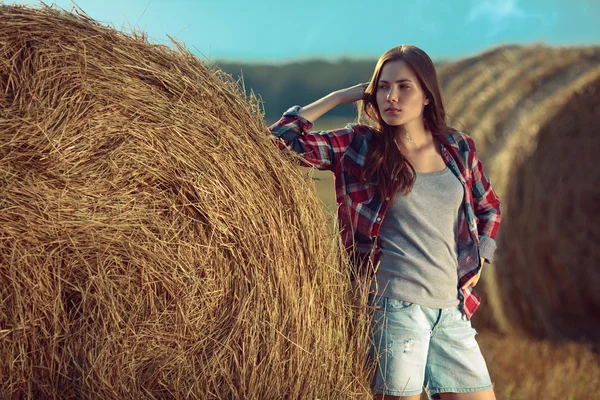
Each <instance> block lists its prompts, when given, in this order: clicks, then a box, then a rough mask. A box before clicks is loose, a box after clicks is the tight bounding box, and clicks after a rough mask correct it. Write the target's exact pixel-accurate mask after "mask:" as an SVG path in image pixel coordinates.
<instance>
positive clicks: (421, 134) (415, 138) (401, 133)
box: [396, 121, 433, 151]
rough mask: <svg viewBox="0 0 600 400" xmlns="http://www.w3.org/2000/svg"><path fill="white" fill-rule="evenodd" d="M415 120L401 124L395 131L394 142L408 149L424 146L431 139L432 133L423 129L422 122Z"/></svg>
mask: <svg viewBox="0 0 600 400" xmlns="http://www.w3.org/2000/svg"><path fill="white" fill-rule="evenodd" d="M415 122H417V123H416V124H405V125H401V126H399V127H398V129H397V131H396V142H397V143H398V145H399V146H400V147H402V148H403V149H406V150H409V151H410V150H418V149H420V148H423V147H426V146H428V145H430V144H431V143H432V141H433V135H432V134H431V132H429V131H428V130H425V127H424V126H423V123H422V122H421V121H415ZM418 122H421V123H420V124H419V123H418Z"/></svg>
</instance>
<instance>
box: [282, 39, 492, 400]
mask: <svg viewBox="0 0 600 400" xmlns="http://www.w3.org/2000/svg"><path fill="white" fill-rule="evenodd" d="M360 100H362V101H363V103H362V110H361V111H362V113H361V114H362V115H363V116H366V117H367V118H368V119H369V120H370V122H371V123H370V124H369V125H359V124H350V125H348V126H347V127H346V128H344V129H337V130H332V131H327V132H311V131H310V130H311V128H312V122H311V121H315V120H316V119H317V118H319V117H320V116H322V115H323V114H325V113H326V112H327V111H329V110H331V109H332V108H334V107H335V106H337V105H339V104H344V103H351V102H355V101H360ZM270 129H271V132H272V133H273V135H275V136H276V137H278V138H280V139H282V140H283V142H284V143H285V144H287V145H288V146H290V147H291V149H292V150H294V151H295V152H297V153H299V154H301V155H302V160H303V161H304V162H305V163H306V164H308V165H312V166H315V167H317V168H319V169H328V170H331V171H333V173H334V177H335V186H336V201H337V206H338V219H339V224H340V228H341V231H342V238H343V242H344V245H345V246H346V249H347V250H348V251H349V253H350V255H351V256H352V259H353V261H354V262H355V264H356V266H357V270H358V271H362V272H364V271H367V270H374V271H375V279H374V280H373V285H372V288H371V293H372V294H373V298H374V299H375V300H374V301H375V309H376V311H375V313H374V316H373V322H372V328H373V347H374V353H375V354H377V368H376V373H375V376H374V380H373V390H374V392H375V394H376V398H383V395H385V399H419V397H420V393H421V391H422V387H423V386H424V387H425V388H426V390H427V392H428V394H429V395H430V397H433V398H441V399H482V400H483V399H495V395H494V391H493V388H492V383H491V380H490V377H489V373H488V371H487V367H486V364H485V361H484V360H483V357H482V355H481V352H480V350H479V346H478V345H477V342H476V340H475V333H476V332H475V330H474V329H472V328H471V323H470V318H471V316H472V315H473V313H474V312H475V310H476V309H477V307H478V305H479V297H478V296H477V295H476V294H475V292H474V291H473V290H472V288H473V287H474V286H475V285H476V284H477V282H478V281H479V278H480V276H481V273H482V268H483V263H484V261H487V262H491V261H492V258H493V254H494V251H495V248H496V245H495V241H494V238H495V236H496V233H497V231H498V226H499V223H500V202H499V200H498V198H497V196H496V195H495V193H494V191H493V190H492V188H491V186H490V183H489V181H488V179H487V178H486V176H485V175H484V173H483V167H482V165H481V162H480V161H479V160H478V158H477V155H476V153H475V146H474V144H473V140H472V139H471V138H470V137H468V136H467V135H465V134H463V133H460V132H457V131H456V130H454V129H452V128H450V127H448V126H447V125H446V115H445V112H444V105H443V102H442V97H441V93H440V88H439V82H438V79H437V75H436V72H435V67H434V65H433V62H432V61H431V59H430V58H429V57H428V56H427V54H426V53H425V52H424V51H422V50H421V49H419V48H417V47H414V46H410V45H403V46H398V47H395V48H393V49H390V50H389V51H387V52H386V53H385V54H383V55H382V56H381V58H380V59H379V61H378V63H377V66H376V67H375V71H374V73H373V77H372V78H371V81H370V82H369V83H368V84H359V85H356V86H353V87H350V88H347V89H342V90H339V91H336V92H333V93H331V94H329V95H327V96H325V97H324V98H322V99H320V100H318V101H316V102H314V103H312V104H310V105H308V106H306V107H298V106H296V107H292V108H291V109H290V110H288V111H287V112H286V113H285V114H284V115H283V117H282V118H281V119H280V120H279V122H277V123H276V124H274V125H273V126H272V127H271V128H270Z"/></svg>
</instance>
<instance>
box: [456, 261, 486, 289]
mask: <svg viewBox="0 0 600 400" xmlns="http://www.w3.org/2000/svg"><path fill="white" fill-rule="evenodd" d="M484 262H485V258H483V257H481V268H479V272H478V273H477V274H475V275H473V276H472V277H471V279H469V280H468V281H467V283H465V284H464V285H463V286H462V288H461V289H466V288H468V287H469V286H470V287H475V285H477V282H479V278H481V271H482V270H483V263H484Z"/></svg>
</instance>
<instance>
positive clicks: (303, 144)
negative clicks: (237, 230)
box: [270, 106, 501, 319]
mask: <svg viewBox="0 0 600 400" xmlns="http://www.w3.org/2000/svg"><path fill="white" fill-rule="evenodd" d="M299 108H300V107H299V106H295V107H292V108H290V109H289V110H288V111H286V112H285V113H284V114H283V117H282V118H281V119H280V120H279V121H278V122H276V123H275V124H273V125H272V126H271V127H270V130H271V133H272V134H273V135H274V136H276V137H278V138H280V139H282V140H283V144H285V145H287V146H289V147H291V149H292V150H293V151H294V152H296V153H298V154H300V155H301V163H302V164H303V165H304V166H312V167H315V168H318V169H324V170H331V171H333V174H334V181H335V191H336V202H337V214H338V221H339V227H340V230H341V235H342V241H343V243H344V246H345V247H346V250H347V251H348V252H349V254H350V257H351V259H352V260H353V262H354V264H355V265H356V266H357V267H359V268H363V270H364V268H367V267H368V266H369V265H370V266H371V267H372V266H373V265H377V260H378V257H379V253H380V249H379V245H378V235H379V229H380V228H381V224H382V222H383V219H384V217H385V214H386V211H387V210H388V208H389V206H390V199H392V198H393V193H395V192H396V191H397V190H398V185H397V184H394V182H395V181H392V184H390V185H389V186H390V187H389V190H388V193H387V195H386V196H382V195H381V194H380V193H379V191H378V190H376V189H377V182H363V181H362V180H361V174H362V169H363V166H364V163H365V159H366V156H367V153H368V150H369V141H370V140H371V138H372V137H373V132H372V131H371V130H370V129H369V128H368V127H366V126H363V125H357V124H348V125H347V126H346V128H342V129H336V130H332V131H318V132H311V129H312V126H313V125H312V123H311V122H309V121H307V120H306V119H304V118H302V117H300V116H298V110H299ZM437 137H438V139H439V140H440V142H441V154H442V157H443V159H444V161H445V162H446V165H447V166H448V168H449V169H450V170H451V171H452V172H453V173H454V175H456V177H457V179H458V180H459V181H460V183H461V185H462V186H463V189H464V193H465V196H464V202H463V208H464V213H460V214H459V217H458V227H459V229H458V243H457V245H458V268H457V273H458V282H459V286H458V287H459V288H460V287H461V286H462V285H463V284H464V283H466V282H467V281H468V280H469V279H470V278H471V277H472V276H473V275H475V274H477V273H478V272H479V269H480V268H481V265H480V264H481V260H480V256H481V257H484V258H485V259H486V260H487V261H488V262H491V261H492V258H493V254H494V251H495V249H496V243H495V241H494V238H495V237H496V234H497V232H498V227H499V225H500V219H501V215H500V201H499V199H498V197H497V196H496V194H495V193H494V191H493V189H492V187H491V185H490V182H489V180H488V179H487V178H486V176H485V175H484V173H483V166H482V164H481V162H480V161H479V159H478V158H477V155H476V153H475V145H474V143H473V140H472V139H471V138H470V137H469V136H467V135H465V134H464V133H460V132H456V131H451V132H447V133H444V134H442V135H438V136H437ZM284 147H285V146H284ZM458 297H459V299H460V301H461V306H462V311H463V315H464V317H465V318H466V319H470V318H471V316H472V315H473V313H474V312H475V311H476V310H477V308H478V307H479V304H480V301H481V299H480V297H479V295H478V294H477V293H475V291H474V290H473V289H472V288H467V289H464V290H463V289H460V290H458Z"/></svg>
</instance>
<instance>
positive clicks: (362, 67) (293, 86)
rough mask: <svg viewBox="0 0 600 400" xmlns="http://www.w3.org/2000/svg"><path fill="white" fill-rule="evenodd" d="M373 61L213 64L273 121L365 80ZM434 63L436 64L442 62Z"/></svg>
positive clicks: (346, 111) (340, 110) (338, 112)
mask: <svg viewBox="0 0 600 400" xmlns="http://www.w3.org/2000/svg"><path fill="white" fill-rule="evenodd" d="M376 63H377V60H376V59H373V60H350V59H340V60H337V61H326V60H308V61H299V62H292V63H287V64H280V65H273V64H244V63H232V62H218V63H217V65H216V66H217V67H218V68H220V69H222V70H223V71H225V72H226V73H228V74H230V75H231V76H233V78H234V79H241V80H242V81H241V82H243V84H244V87H245V90H246V93H247V94H249V93H250V91H253V92H254V94H255V95H257V96H258V97H259V98H260V99H261V101H262V105H263V108H264V111H265V118H266V119H267V121H275V120H277V119H278V118H279V117H280V116H281V114H282V113H283V112H284V111H285V110H287V109H288V108H290V107H291V106H293V105H306V104H309V103H311V102H313V101H315V100H317V99H319V98H321V97H323V96H325V95H327V94H328V93H331V92H333V91H334V90H338V89H341V88H344V87H348V86H352V85H356V84H358V83H362V82H368V81H369V80H370V79H371V76H372V74H373V70H374V68H375V64H376ZM435 64H436V67H439V66H440V65H442V64H443V62H441V61H439V62H436V63H435ZM327 115H330V116H336V117H349V118H353V117H354V116H356V107H355V106H354V105H352V104H346V105H342V106H339V107H336V108H335V109H333V110H331V111H330V112H329V113H328V114H327Z"/></svg>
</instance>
